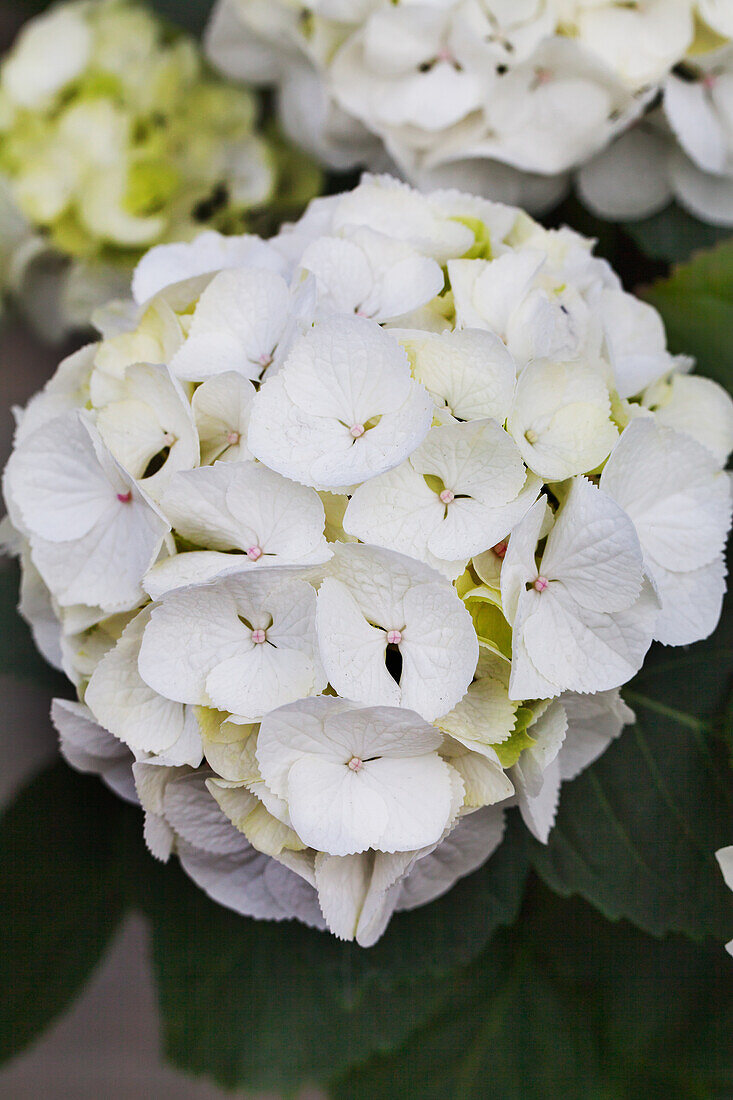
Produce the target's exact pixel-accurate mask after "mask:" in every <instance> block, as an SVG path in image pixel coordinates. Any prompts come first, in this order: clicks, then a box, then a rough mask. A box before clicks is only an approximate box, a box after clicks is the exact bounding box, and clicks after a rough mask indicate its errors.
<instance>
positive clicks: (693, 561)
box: [600, 418, 731, 571]
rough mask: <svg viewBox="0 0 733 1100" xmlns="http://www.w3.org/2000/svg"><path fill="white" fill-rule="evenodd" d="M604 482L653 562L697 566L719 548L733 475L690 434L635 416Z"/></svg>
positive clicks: (727, 518)
mask: <svg viewBox="0 0 733 1100" xmlns="http://www.w3.org/2000/svg"><path fill="white" fill-rule="evenodd" d="M600 484H601V488H602V489H603V490H604V492H606V493H608V494H609V495H610V496H612V497H613V499H614V500H616V501H617V502H618V503H619V504H620V505H621V507H622V508H623V509H624V510H625V511H626V513H627V514H628V515H629V516H630V518H631V519H632V520H633V522H634V525H635V527H636V530H637V532H638V535H639V540H640V542H641V545H642V548H643V550H644V554H645V556H646V557H648V558H649V559H650V562H651V565H652V568H653V567H654V566H655V565H660V566H663V567H664V568H665V569H672V570H675V571H683V570H686V569H698V568H700V567H701V566H703V565H707V564H709V563H710V562H711V561H713V560H714V559H715V558H717V557H718V556H719V555H720V554H721V552H722V550H723V547H724V545H725V537H726V534H727V532H728V528H729V526H730V515H731V487H730V481H729V479H728V477H727V475H726V474H725V473H724V472H723V471H720V470H719V469H718V464H717V462H716V460H715V459H714V458H713V456H712V455H711V453H710V452H709V451H708V450H707V449H706V448H705V447H703V446H701V445H700V444H699V443H697V442H696V441H695V440H694V439H692V438H691V437H690V436H688V435H686V434H682V433H680V432H675V431H672V430H671V429H669V428H661V427H658V426H657V425H656V424H655V423H654V422H653V421H652V420H650V419H648V418H641V419H638V420H634V421H632V423H631V424H629V426H628V427H627V428H626V429H625V430H624V433H623V435H622V436H621V439H620V440H619V443H618V445H617V447H616V448H615V449H614V451H613V453H612V455H611V457H610V459H609V460H608V462H607V463H606V467H605V469H604V471H603V475H602V476H601V482H600Z"/></svg>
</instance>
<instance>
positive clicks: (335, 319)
mask: <svg viewBox="0 0 733 1100" xmlns="http://www.w3.org/2000/svg"><path fill="white" fill-rule="evenodd" d="M591 248H592V245H591V242H590V241H588V240H586V239H584V238H582V237H580V236H578V235H577V234H576V233H574V232H572V231H570V230H568V229H562V230H552V231H547V230H544V229H543V228H541V227H540V226H539V225H538V224H536V223H535V222H534V221H532V219H531V218H529V217H528V216H527V215H525V214H523V213H521V212H520V211H518V210H517V209H514V208H511V207H508V206H502V205H498V204H495V203H491V202H488V201H485V200H482V199H477V198H475V197H473V196H470V195H466V194H461V193H459V192H456V191H438V192H435V193H433V194H431V195H429V196H425V195H421V194H419V193H418V192H416V191H413V190H411V189H410V188H409V187H408V186H407V185H406V184H402V183H399V182H398V181H396V180H394V179H391V178H389V177H375V176H372V177H369V176H367V177H365V178H364V179H363V181H362V183H361V185H360V186H359V187H357V188H356V189H355V190H354V191H352V192H349V193H346V194H343V195H337V196H333V197H329V198H322V199H317V200H315V201H314V202H313V203H312V204H311V206H310V207H309V209H308V210H307V212H306V214H305V215H304V216H303V217H302V218H301V220H300V221H299V222H297V223H296V224H294V225H290V226H286V227H284V228H283V229H282V230H281V232H280V233H279V234H278V236H276V237H274V238H272V239H271V240H270V241H264V240H261V239H259V238H257V237H254V236H243V237H231V238H224V237H221V236H219V235H217V234H215V233H205V234H203V235H202V236H200V237H199V238H197V239H196V240H195V241H194V242H192V243H187V244H175V245H161V246H158V247H156V248H154V249H152V250H151V251H150V252H149V253H148V254H147V255H146V256H145V257H144V258H143V260H142V261H141V263H140V265H139V266H138V268H137V270H136V273H135V277H134V280H133V294H134V299H135V301H134V303H130V304H129V305H128V306H127V307H125V308H123V307H122V306H121V305H120V304H117V305H115V306H114V307H110V308H109V309H108V310H106V311H101V312H100V313H99V314H98V323H99V326H100V329H101V333H102V339H101V341H100V342H99V343H97V344H93V345H90V346H88V347H85V348H83V349H81V350H80V351H79V352H77V353H76V354H74V355H73V356H71V357H70V358H69V359H66V360H65V361H64V362H63V363H62V364H61V365H60V367H59V368H58V371H57V373H56V375H55V376H54V377H53V378H52V379H51V380H50V381H49V383H48V384H47V386H46V387H45V389H44V390H43V391H42V392H41V393H39V394H38V395H37V396H36V397H35V398H33V400H32V401H31V402H30V403H29V405H28V406H27V408H26V409H25V410H24V411H23V412H21V413H19V414H18V426H17V435H16V439H15V445H14V451H13V454H12V456H11V458H10V461H9V463H8V465H7V468H6V471H5V475H4V494H5V500H6V504H7V509H8V513H9V517H10V521H11V523H12V528H9V530H8V532H7V536H6V538H7V541H8V542H9V543H10V544H11V545H13V546H14V548H15V551H16V552H17V553H18V554H19V555H20V557H21V560H22V564H23V586H22V599H21V611H22V613H23V614H24V615H25V616H26V618H27V619H28V621H29V622H30V624H31V626H32V628H33V631H34V634H35V638H36V641H37V643H38V645H39V647H40V648H41V649H42V651H43V652H44V654H45V655H46V657H47V658H48V659H49V660H50V661H51V662H52V663H54V664H55V665H57V666H58V667H59V668H62V669H63V670H64V671H65V672H66V673H67V675H68V676H69V677H70V679H71V680H72V681H73V683H74V685H75V687H76V691H77V694H78V701H77V702H68V701H64V700H57V701H56V703H55V704H54V720H55V722H56V725H57V728H58V730H59V733H60V736H61V743H62V747H63V749H64V752H65V754H66V756H67V757H68V759H69V760H70V761H71V762H72V763H73V764H75V765H76V766H77V767H80V768H82V769H83V770H91V771H97V772H101V774H102V775H103V776H105V778H106V779H107V781H108V782H109V783H110V784H111V785H112V786H113V787H114V788H115V789H116V790H118V791H119V792H120V793H121V794H123V795H125V796H126V797H129V798H135V797H138V798H139V800H140V801H141V803H142V805H143V807H144V808H145V811H146V822H145V832H146V838H147V842H148V844H149V846H150V848H151V850H152V851H153V853H154V854H156V855H157V856H159V857H160V858H163V859H165V858H167V857H168V856H169V855H170V853H171V852H173V851H175V852H176V853H177V854H178V857H179V859H180V861H181V863H182V865H183V866H184V868H185V869H186V871H187V872H188V873H189V874H190V875H191V876H192V877H193V878H194V879H195V880H196V881H197V882H198V883H199V884H200V885H201V886H202V887H203V888H204V889H205V890H206V891H207V892H208V893H209V894H210V895H211V896H212V897H214V898H216V899H217V900H219V901H220V902H222V903H224V904H226V905H228V906H231V907H232V908H234V909H236V910H238V911H239V912H241V913H246V914H249V915H252V916H255V917H268V918H282V917H292V916H294V917H298V918H300V919H301V920H304V921H307V922H308V923H310V924H312V925H314V926H316V927H328V928H329V929H331V931H332V932H334V933H335V934H336V935H338V936H341V937H343V938H347V939H356V940H357V941H358V942H359V943H360V944H363V945H369V944H371V943H373V942H374V941H375V940H376V939H377V938H378V937H379V936H380V935H381V933H382V932H383V930H384V928H385V927H386V924H387V922H388V921H389V919H390V916H391V914H392V912H393V911H394V910H395V909H405V908H411V907H413V906H416V905H420V904H423V903H424V902H427V901H429V900H430V899H431V898H434V897H436V896H438V895H439V894H441V893H443V892H444V891H445V890H447V889H448V888H449V887H450V886H451V884H452V883H453V882H455V880H456V879H457V878H459V877H460V876H462V875H465V874H467V873H468V872H470V871H471V870H473V869H474V868H476V867H477V866H479V865H480V864H481V863H482V862H484V861H485V860H486V859H487V858H488V857H489V856H490V854H491V853H492V851H493V850H494V849H495V848H496V846H497V845H498V844H499V842H500V840H501V835H502V830H503V822H504V811H505V809H506V807H507V806H510V805H513V804H518V806H519V808H520V811H521V813H522V815H523V817H524V820H525V821H526V823H527V826H528V827H529V828H530V830H531V831H532V832H533V833H534V835H535V836H537V837H538V838H539V839H540V840H541V841H546V840H547V837H548V834H549V831H550V829H551V826H552V823H553V819H554V815H555V812H556V808H557V804H558V798H559V792H560V786H561V783H562V782H563V781H566V780H569V779H572V778H573V777H574V776H575V775H576V774H577V773H578V772H579V771H581V770H582V769H583V768H584V767H586V766H587V765H588V764H589V763H590V762H591V761H592V760H594V759H595V758H596V757H597V756H598V755H599V754H600V753H602V752H603V751H604V749H605V748H606V747H607V746H608V745H609V743H610V742H611V741H612V740H613V739H614V738H615V737H617V736H618V735H619V734H620V733H621V730H622V727H623V726H624V724H626V723H628V722H629V721H631V720H632V718H633V715H632V714H631V712H630V711H629V709H628V708H627V707H626V705H625V704H624V703H623V701H622V700H621V698H620V695H619V688H620V687H621V686H622V685H623V684H624V683H626V682H627V681H628V680H629V679H630V677H632V676H633V675H634V674H635V673H636V672H637V670H638V669H639V668H640V667H641V665H642V662H643V660H644V656H645V654H646V652H647V650H648V648H649V646H650V644H651V642H652V640H653V639H654V638H656V639H658V640H659V641H661V642H663V643H665V644H668V645H683V644H688V643H690V642H693V641H695V640H696V639H699V638H703V637H705V636H706V635H707V634H709V633H710V632H711V631H712V630H713V628H714V626H715V624H716V621H717V619H718V616H719V614H720V608H721V600H722V596H723V590H724V578H725V568H724V564H723V546H724V541H725V536H726V532H727V530H728V527H729V523H730V514H731V485H730V481H729V478H728V475H727V474H726V473H725V472H724V470H723V466H724V463H725V460H726V457H727V455H728V453H729V451H730V450H731V447H733V402H731V400H730V398H729V397H728V396H727V395H726V394H725V392H724V391H723V390H722V389H721V388H720V387H719V386H718V385H717V384H716V383H714V382H712V381H710V380H708V379H705V378H699V377H696V376H695V375H693V374H691V373H689V372H690V367H691V365H692V364H691V363H690V361H688V360H685V359H680V358H675V357H673V356H671V355H670V354H669V353H668V351H667V349H666V343H665V333H664V329H663V326H662V323H661V320H660V318H659V316H658V314H657V313H656V312H655V311H654V309H652V308H651V307H650V306H648V305H646V304H644V303H643V302H641V301H639V300H637V299H635V298H634V297H632V296H630V295H629V294H627V293H625V292H624V291H623V290H622V289H621V287H620V285H619V282H618V279H617V278H616V276H615V275H614V273H613V272H612V270H611V269H610V268H609V266H608V265H607V264H606V263H605V262H604V261H602V260H599V259H596V258H594V257H593V255H592V251H591ZM133 777H134V787H133Z"/></svg>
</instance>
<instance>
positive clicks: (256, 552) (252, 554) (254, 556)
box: [247, 546, 262, 561]
mask: <svg viewBox="0 0 733 1100" xmlns="http://www.w3.org/2000/svg"><path fill="white" fill-rule="evenodd" d="M247 557H248V558H249V559H250V561H259V560H260V558H261V557H262V547H261V546H250V548H249V550H248V551H247Z"/></svg>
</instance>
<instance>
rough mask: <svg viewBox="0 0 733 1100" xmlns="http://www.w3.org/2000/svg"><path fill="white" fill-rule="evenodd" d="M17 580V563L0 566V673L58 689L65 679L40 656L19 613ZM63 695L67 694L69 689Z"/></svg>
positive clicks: (18, 579)
mask: <svg viewBox="0 0 733 1100" xmlns="http://www.w3.org/2000/svg"><path fill="white" fill-rule="evenodd" d="M19 581H20V572H19V570H18V567H17V566H16V565H3V566H0V673H10V674H11V675H13V676H20V677H23V678H27V679H32V680H38V681H40V682H41V683H43V684H44V685H45V686H48V687H52V688H54V689H57V688H60V687H61V686H62V685H63V684H65V683H66V682H65V681H63V680H62V678H61V677H60V676H59V675H58V673H56V672H55V671H54V670H53V669H52V668H51V667H50V666H49V665H47V664H46V662H45V661H44V659H43V657H41V655H40V653H39V652H38V650H37V649H36V647H35V644H34V642H33V638H32V637H31V632H30V630H29V629H28V626H27V624H26V623H25V622H24V621H23V619H21V617H20V615H19V614H18V611H17V607H18V584H19ZM66 687H67V689H68V684H66ZM64 694H66V695H68V690H67V691H65V692H64Z"/></svg>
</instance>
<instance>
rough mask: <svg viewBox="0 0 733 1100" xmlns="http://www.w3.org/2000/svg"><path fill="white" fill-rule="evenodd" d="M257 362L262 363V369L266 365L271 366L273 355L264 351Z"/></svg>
mask: <svg viewBox="0 0 733 1100" xmlns="http://www.w3.org/2000/svg"><path fill="white" fill-rule="evenodd" d="M257 362H258V363H259V364H260V366H261V367H262V369H263V370H264V368H265V367H269V365H270V363H271V362H272V356H271V355H267V353H263V354H262V355H261V356H260V357H259V359H258V360H257Z"/></svg>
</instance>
